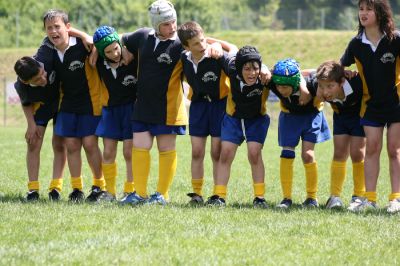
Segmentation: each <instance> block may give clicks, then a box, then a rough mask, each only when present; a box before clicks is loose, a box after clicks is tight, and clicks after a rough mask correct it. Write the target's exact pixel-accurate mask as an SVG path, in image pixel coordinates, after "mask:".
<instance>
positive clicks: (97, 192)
mask: <svg viewBox="0 0 400 266" xmlns="http://www.w3.org/2000/svg"><path fill="white" fill-rule="evenodd" d="M103 194H104V191H103V190H101V188H99V187H96V186H92V190H91V192H90V194H89V196H87V197H86V201H87V202H98V201H100V198H101V196H102V195H103Z"/></svg>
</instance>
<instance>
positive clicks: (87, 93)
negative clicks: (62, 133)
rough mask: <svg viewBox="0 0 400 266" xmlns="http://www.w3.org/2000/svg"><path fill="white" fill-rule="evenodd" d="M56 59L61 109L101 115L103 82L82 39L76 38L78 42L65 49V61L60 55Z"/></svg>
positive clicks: (68, 111)
mask: <svg viewBox="0 0 400 266" xmlns="http://www.w3.org/2000/svg"><path fill="white" fill-rule="evenodd" d="M71 38H74V37H70V42H71ZM55 54H56V55H57V51H56V52H55ZM54 61H55V62H54V67H55V69H56V72H57V75H58V77H59V78H60V82H61V92H62V94H61V103H60V111H62V112H67V113H75V114H90V115H100V114H101V105H100V89H101V86H100V85H101V82H100V79H99V76H98V73H97V70H96V69H95V68H92V67H91V66H90V65H89V62H88V52H87V50H86V48H85V47H84V45H83V43H82V40H81V39H79V38H76V44H74V45H70V46H69V47H68V49H67V50H66V51H65V54H64V59H63V61H61V59H60V57H59V56H58V55H57V56H56V59H55V60H54Z"/></svg>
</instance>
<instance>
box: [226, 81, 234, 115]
mask: <svg viewBox="0 0 400 266" xmlns="http://www.w3.org/2000/svg"><path fill="white" fill-rule="evenodd" d="M235 110H236V104H235V102H234V101H233V99H232V90H231V88H229V93H228V100H227V101H226V113H227V114H228V115H231V116H233V114H234V113H235Z"/></svg>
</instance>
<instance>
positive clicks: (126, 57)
mask: <svg viewBox="0 0 400 266" xmlns="http://www.w3.org/2000/svg"><path fill="white" fill-rule="evenodd" d="M133 59H135V56H134V55H133V54H132V53H131V52H129V51H128V49H126V47H125V46H123V47H122V60H121V63H122V64H123V65H129V64H130V63H131V62H132V61H133Z"/></svg>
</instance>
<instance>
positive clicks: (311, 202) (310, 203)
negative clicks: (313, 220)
mask: <svg viewBox="0 0 400 266" xmlns="http://www.w3.org/2000/svg"><path fill="white" fill-rule="evenodd" d="M302 205H303V207H305V208H317V207H318V206H319V205H318V201H317V200H316V199H313V198H307V199H306V200H305V201H304V202H303V204H302Z"/></svg>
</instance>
